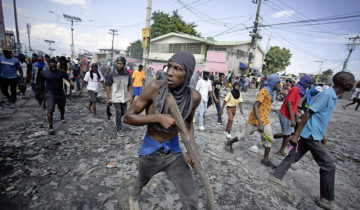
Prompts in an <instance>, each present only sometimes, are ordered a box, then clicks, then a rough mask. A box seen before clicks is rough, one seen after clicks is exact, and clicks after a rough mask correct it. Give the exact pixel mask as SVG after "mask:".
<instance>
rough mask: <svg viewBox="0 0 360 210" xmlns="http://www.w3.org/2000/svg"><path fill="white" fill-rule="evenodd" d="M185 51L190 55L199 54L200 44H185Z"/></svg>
mask: <svg viewBox="0 0 360 210" xmlns="http://www.w3.org/2000/svg"><path fill="white" fill-rule="evenodd" d="M186 50H187V51H189V52H190V53H192V54H201V44H186Z"/></svg>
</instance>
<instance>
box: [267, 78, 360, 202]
mask: <svg viewBox="0 0 360 210" xmlns="http://www.w3.org/2000/svg"><path fill="white" fill-rule="evenodd" d="M333 82H334V86H333V87H330V88H329V89H327V90H323V91H322V92H320V93H319V94H317V95H316V96H315V97H314V99H313V101H312V102H311V105H310V107H309V109H308V111H306V113H305V114H304V116H303V117H302V119H301V122H300V124H299V126H298V127H297V129H296V132H295V133H294V135H292V137H291V139H290V143H291V144H292V145H293V146H294V148H293V149H292V150H291V151H290V152H289V154H288V155H287V156H286V157H285V158H284V159H283V160H282V161H281V163H280V165H279V166H278V167H277V168H276V170H275V171H274V173H273V175H272V176H270V178H269V181H270V182H271V183H273V184H280V185H281V184H282V181H281V180H282V179H283V178H284V176H285V174H286V172H287V171H288V170H289V168H290V167H291V165H292V164H293V163H296V162H298V161H299V160H300V159H301V158H302V157H303V156H304V155H305V153H307V152H308V151H309V150H310V152H311V154H312V156H313V158H314V160H315V161H316V163H317V164H318V166H319V167H320V198H318V199H317V200H316V201H315V202H316V204H317V205H318V206H319V207H321V208H324V209H333V208H334V199H335V195H334V194H335V170H336V168H335V165H334V162H333V160H332V159H331V157H330V155H329V154H328V152H327V151H326V149H325V148H324V147H323V144H325V143H326V142H325V141H322V139H323V136H324V134H325V131H326V128H327V125H328V123H329V121H330V118H331V115H332V113H333V111H334V108H335V106H336V103H337V99H338V96H339V95H340V94H341V93H343V92H345V91H350V90H352V88H353V87H354V83H355V77H354V75H353V74H351V73H350V72H344V71H342V72H338V73H336V74H335V75H334V77H333ZM299 138H300V139H299Z"/></svg>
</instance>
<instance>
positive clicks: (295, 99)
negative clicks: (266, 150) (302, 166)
mask: <svg viewBox="0 0 360 210" xmlns="http://www.w3.org/2000/svg"><path fill="white" fill-rule="evenodd" d="M311 83H312V78H311V76H309V75H304V76H303V77H301V78H300V81H299V82H298V83H297V84H296V85H295V86H294V87H293V88H291V89H290V91H289V93H288V94H287V95H286V97H285V99H284V102H283V104H282V106H281V108H280V111H279V112H278V115H279V120H280V125H281V133H277V134H274V136H273V137H274V138H275V139H276V138H283V141H282V144H281V147H280V149H279V151H278V152H277V153H276V154H278V155H282V156H286V153H285V148H286V145H287V144H288V141H289V138H290V136H291V134H292V133H293V132H294V127H295V126H296V119H295V118H296V111H297V109H298V105H299V102H300V99H301V97H304V96H305V95H306V90H307V89H308V88H309V87H310V86H311Z"/></svg>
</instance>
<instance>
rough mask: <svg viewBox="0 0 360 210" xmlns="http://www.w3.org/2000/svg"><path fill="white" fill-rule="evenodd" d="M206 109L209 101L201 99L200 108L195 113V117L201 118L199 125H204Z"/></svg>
mask: <svg viewBox="0 0 360 210" xmlns="http://www.w3.org/2000/svg"><path fill="white" fill-rule="evenodd" d="M206 109H207V102H205V101H204V100H203V99H201V101H200V104H199V110H198V111H197V112H196V114H195V118H198V119H199V126H203V125H204V115H205V113H206Z"/></svg>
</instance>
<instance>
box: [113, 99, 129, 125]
mask: <svg viewBox="0 0 360 210" xmlns="http://www.w3.org/2000/svg"><path fill="white" fill-rule="evenodd" d="M114 107H115V114H116V115H115V120H116V121H115V122H116V129H117V131H120V130H121V127H122V123H121V118H122V116H124V114H125V112H126V110H127V103H114Z"/></svg>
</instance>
